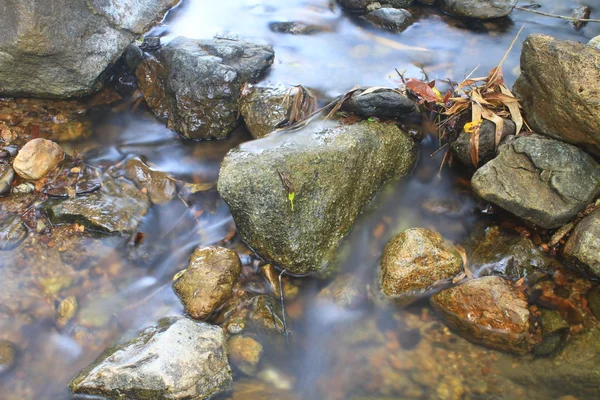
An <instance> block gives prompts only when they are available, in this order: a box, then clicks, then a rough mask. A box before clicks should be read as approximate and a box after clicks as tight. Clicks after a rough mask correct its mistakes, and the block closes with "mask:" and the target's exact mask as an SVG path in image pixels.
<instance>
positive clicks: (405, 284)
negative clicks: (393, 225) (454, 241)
mask: <svg viewBox="0 0 600 400" xmlns="http://www.w3.org/2000/svg"><path fill="white" fill-rule="evenodd" d="M462 270H463V261H462V258H461V256H460V254H459V253H458V251H457V250H456V249H455V248H454V246H452V245H450V244H448V243H446V242H444V239H443V238H442V237H441V236H440V234H438V233H437V232H433V231H430V230H428V229H423V228H411V229H407V230H405V231H404V232H402V233H400V234H399V235H397V236H395V237H394V238H393V239H392V240H390V242H389V243H388V244H387V245H386V246H385V248H384V250H383V254H382V255H381V261H380V263H379V285H380V289H381V292H382V293H383V295H384V296H385V297H386V298H388V299H390V300H394V301H395V302H399V303H401V304H408V303H410V302H412V301H414V300H416V299H418V298H419V297H421V296H423V295H425V294H427V293H428V292H429V291H431V289H432V288H434V287H435V286H437V285H440V284H442V283H445V282H448V281H450V280H452V278H454V277H455V276H456V275H458V274H459V273H460V272H461V271H462Z"/></svg>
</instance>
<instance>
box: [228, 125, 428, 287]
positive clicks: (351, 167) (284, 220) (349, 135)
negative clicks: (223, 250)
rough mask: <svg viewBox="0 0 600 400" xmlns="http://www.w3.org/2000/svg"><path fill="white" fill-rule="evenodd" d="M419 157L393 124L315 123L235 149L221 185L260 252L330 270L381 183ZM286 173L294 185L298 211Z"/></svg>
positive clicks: (296, 267)
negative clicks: (287, 187) (321, 124)
mask: <svg viewBox="0 0 600 400" xmlns="http://www.w3.org/2000/svg"><path fill="white" fill-rule="evenodd" d="M416 156H417V149H416V146H415V144H414V142H413V141H412V139H411V138H410V137H409V136H408V134H407V133H405V132H403V131H401V130H400V129H399V128H398V127H397V126H396V125H394V124H383V123H369V122H360V123H357V124H353V125H348V126H339V125H337V124H335V123H334V122H327V123H324V126H311V125H309V126H308V127H306V128H305V129H303V130H300V131H296V132H278V133H277V134H272V135H269V136H267V137H265V138H262V139H258V140H254V141H251V142H246V143H243V144H241V145H240V146H238V147H236V148H234V149H233V150H231V151H230V152H229V153H228V154H227V156H226V157H225V159H224V160H223V163H222V164H221V170H220V173H219V181H218V191H219V193H220V194H221V197H222V198H223V199H224V200H225V202H226V203H227V204H228V205H229V208H230V210H231V213H232V215H233V218H234V220H235V222H236V225H237V229H238V232H239V233H240V235H241V237H242V239H243V240H244V241H246V243H248V245H249V246H250V247H251V248H253V249H254V250H255V251H256V252H257V253H258V254H259V255H260V256H261V257H263V258H264V259H265V260H267V261H268V262H270V263H273V264H275V265H278V266H280V267H281V268H283V269H287V270H288V272H290V273H293V274H307V273H311V272H313V273H316V274H317V275H320V276H326V275H329V274H332V273H333V272H334V271H335V270H336V267H337V265H336V261H337V258H338V250H339V247H340V244H341V242H342V240H343V239H344V237H345V236H346V234H347V233H348V231H349V230H350V228H351V227H352V225H353V224H354V222H355V220H356V218H357V217H358V215H359V214H360V212H361V210H362V209H363V207H364V206H365V205H366V204H367V203H368V202H369V201H370V200H371V198H372V197H373V195H374V194H375V192H376V191H377V190H378V189H379V188H380V187H381V186H382V185H383V183H385V182H386V181H388V180H391V179H397V178H400V177H402V176H403V175H406V174H407V173H408V172H410V170H411V169H412V167H413V164H414V162H415V160H416ZM280 174H284V175H285V176H286V177H287V178H288V179H289V181H290V182H291V183H292V184H293V187H294V189H295V192H294V193H295V198H294V211H292V209H291V206H290V202H289V199H288V190H287V189H286V187H285V186H284V185H283V183H282V179H281V175H280Z"/></svg>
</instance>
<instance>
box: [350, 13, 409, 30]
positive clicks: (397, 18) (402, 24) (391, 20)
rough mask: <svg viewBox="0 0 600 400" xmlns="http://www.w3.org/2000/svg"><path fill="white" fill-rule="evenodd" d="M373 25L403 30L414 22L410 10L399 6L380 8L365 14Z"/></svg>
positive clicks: (364, 17)
mask: <svg viewBox="0 0 600 400" xmlns="http://www.w3.org/2000/svg"><path fill="white" fill-rule="evenodd" d="M361 18H363V19H364V20H366V21H369V22H370V23H372V24H373V25H375V26H377V27H379V28H383V29H387V30H390V31H393V32H402V31H403V30H405V29H406V28H408V27H409V26H411V25H412V24H413V22H414V19H413V16H412V14H411V13H410V12H408V11H406V10H404V9H398V8H380V9H378V10H373V11H370V12H368V13H367V14H365V15H363V16H362V17H361Z"/></svg>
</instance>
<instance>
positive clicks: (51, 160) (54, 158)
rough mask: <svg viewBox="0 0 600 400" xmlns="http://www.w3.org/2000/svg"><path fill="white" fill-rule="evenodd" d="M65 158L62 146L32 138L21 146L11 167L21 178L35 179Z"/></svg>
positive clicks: (42, 175)
mask: <svg viewBox="0 0 600 400" xmlns="http://www.w3.org/2000/svg"><path fill="white" fill-rule="evenodd" d="M64 158H65V153H64V151H63V150H62V148H61V147H60V146H59V145H58V144H56V143H54V142H53V141H51V140H47V139H41V138H38V139H33V140H30V141H29V142H27V143H26V144H25V146H23V147H21V149H20V150H19V153H18V154H17V156H16V157H15V160H14V161H13V169H14V170H15V172H16V173H17V175H19V176H20V177H21V178H23V179H26V180H31V181H35V180H38V179H40V178H42V177H44V176H45V175H46V174H47V173H48V172H50V171H51V170H52V169H54V167H56V166H57V165H58V163H59V162H61V161H62V160H63V159H64Z"/></svg>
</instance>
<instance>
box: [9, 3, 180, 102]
mask: <svg viewBox="0 0 600 400" xmlns="http://www.w3.org/2000/svg"><path fill="white" fill-rule="evenodd" d="M178 1H179V0H53V1H52V2H48V1H46V0H5V1H3V2H2V3H0V38H2V39H1V40H0V54H1V55H2V56H1V57H0V95H1V96H36V97H63V98H64V97H72V96H83V95H86V94H90V93H92V92H94V91H96V90H97V89H99V88H100V85H101V81H102V76H103V73H104V72H105V70H106V69H107V67H109V66H110V65H111V64H112V63H114V62H115V61H117V59H118V58H119V57H120V55H121V53H122V52H123V50H124V49H125V48H126V47H127V45H129V44H130V43H131V42H133V41H134V40H135V39H136V38H137V37H138V36H140V35H142V34H143V33H144V32H145V31H147V30H148V29H149V28H150V27H151V26H152V25H153V24H154V23H155V22H159V21H160V20H161V19H162V18H163V16H164V15H165V13H166V12H167V11H168V10H169V8H171V7H172V6H174V5H175V4H176V3H178Z"/></svg>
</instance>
